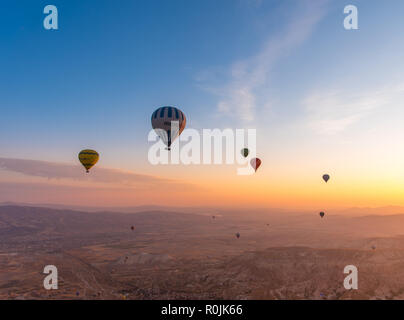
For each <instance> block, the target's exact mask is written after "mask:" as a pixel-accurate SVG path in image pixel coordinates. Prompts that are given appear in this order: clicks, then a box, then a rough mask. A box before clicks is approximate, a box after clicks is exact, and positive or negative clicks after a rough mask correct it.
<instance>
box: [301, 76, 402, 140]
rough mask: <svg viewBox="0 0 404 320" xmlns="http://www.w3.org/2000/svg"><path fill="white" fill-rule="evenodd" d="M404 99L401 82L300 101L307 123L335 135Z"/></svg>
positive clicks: (331, 92)
mask: <svg viewBox="0 0 404 320" xmlns="http://www.w3.org/2000/svg"><path fill="white" fill-rule="evenodd" d="M403 99H404V83H401V84H398V85H393V86H385V87H383V88H379V89H377V90H372V91H366V92H362V93H360V94H356V95H353V94H351V93H349V92H341V91H337V90H318V91H316V92H314V93H311V94H310V95H309V96H308V97H306V99H305V100H304V102H303V105H304V110H305V113H306V121H307V123H308V125H309V127H310V128H312V129H313V130H314V131H315V132H317V133H321V134H336V133H339V132H342V131H344V130H345V129H347V128H348V127H349V126H351V125H353V124H354V123H356V122H358V121H360V120H361V119H363V118H364V117H366V116H368V115H370V114H371V113H373V112H374V111H376V110H378V109H380V108H386V107H388V106H391V105H394V104H395V103H400V101H403Z"/></svg>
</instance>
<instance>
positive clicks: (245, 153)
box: [241, 148, 250, 158]
mask: <svg viewBox="0 0 404 320" xmlns="http://www.w3.org/2000/svg"><path fill="white" fill-rule="evenodd" d="M249 153H250V151H249V150H248V149H247V148H244V149H242V150H241V154H242V156H243V157H244V158H247V157H248V154H249Z"/></svg>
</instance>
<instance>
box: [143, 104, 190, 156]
mask: <svg viewBox="0 0 404 320" xmlns="http://www.w3.org/2000/svg"><path fill="white" fill-rule="evenodd" d="M186 123H187V120H186V118H185V115H184V113H183V112H182V111H181V110H179V109H177V108H175V107H169V106H168V107H161V108H158V109H157V110H156V111H154V112H153V114H152V117H151V124H152V127H153V129H154V130H155V131H156V133H157V135H158V136H159V137H160V139H161V140H162V141H163V142H164V144H165V145H166V146H167V150H170V147H171V144H172V143H173V141H174V140H175V139H176V138H178V136H179V135H180V134H181V132H182V131H183V130H184V128H185V125H186Z"/></svg>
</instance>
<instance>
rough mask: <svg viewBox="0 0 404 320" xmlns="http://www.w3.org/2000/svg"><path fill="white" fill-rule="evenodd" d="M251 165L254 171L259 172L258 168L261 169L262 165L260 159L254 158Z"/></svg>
mask: <svg viewBox="0 0 404 320" xmlns="http://www.w3.org/2000/svg"><path fill="white" fill-rule="evenodd" d="M250 164H251V166H252V167H253V168H254V170H255V171H257V170H258V168H259V167H260V165H261V159H259V158H253V159H251V161H250Z"/></svg>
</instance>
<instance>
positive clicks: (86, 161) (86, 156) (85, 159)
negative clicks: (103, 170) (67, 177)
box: [79, 149, 100, 173]
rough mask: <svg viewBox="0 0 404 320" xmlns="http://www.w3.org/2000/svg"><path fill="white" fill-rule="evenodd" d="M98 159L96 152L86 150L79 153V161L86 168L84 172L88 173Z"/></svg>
mask: <svg viewBox="0 0 404 320" xmlns="http://www.w3.org/2000/svg"><path fill="white" fill-rule="evenodd" d="M99 158H100V156H99V154H98V152H97V151H94V150H90V149H86V150H82V151H80V153H79V160H80V162H81V164H82V165H83V166H84V168H86V172H87V173H89V172H90V169H91V168H92V167H93V166H94V165H95V164H96V163H97V162H98V159H99Z"/></svg>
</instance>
